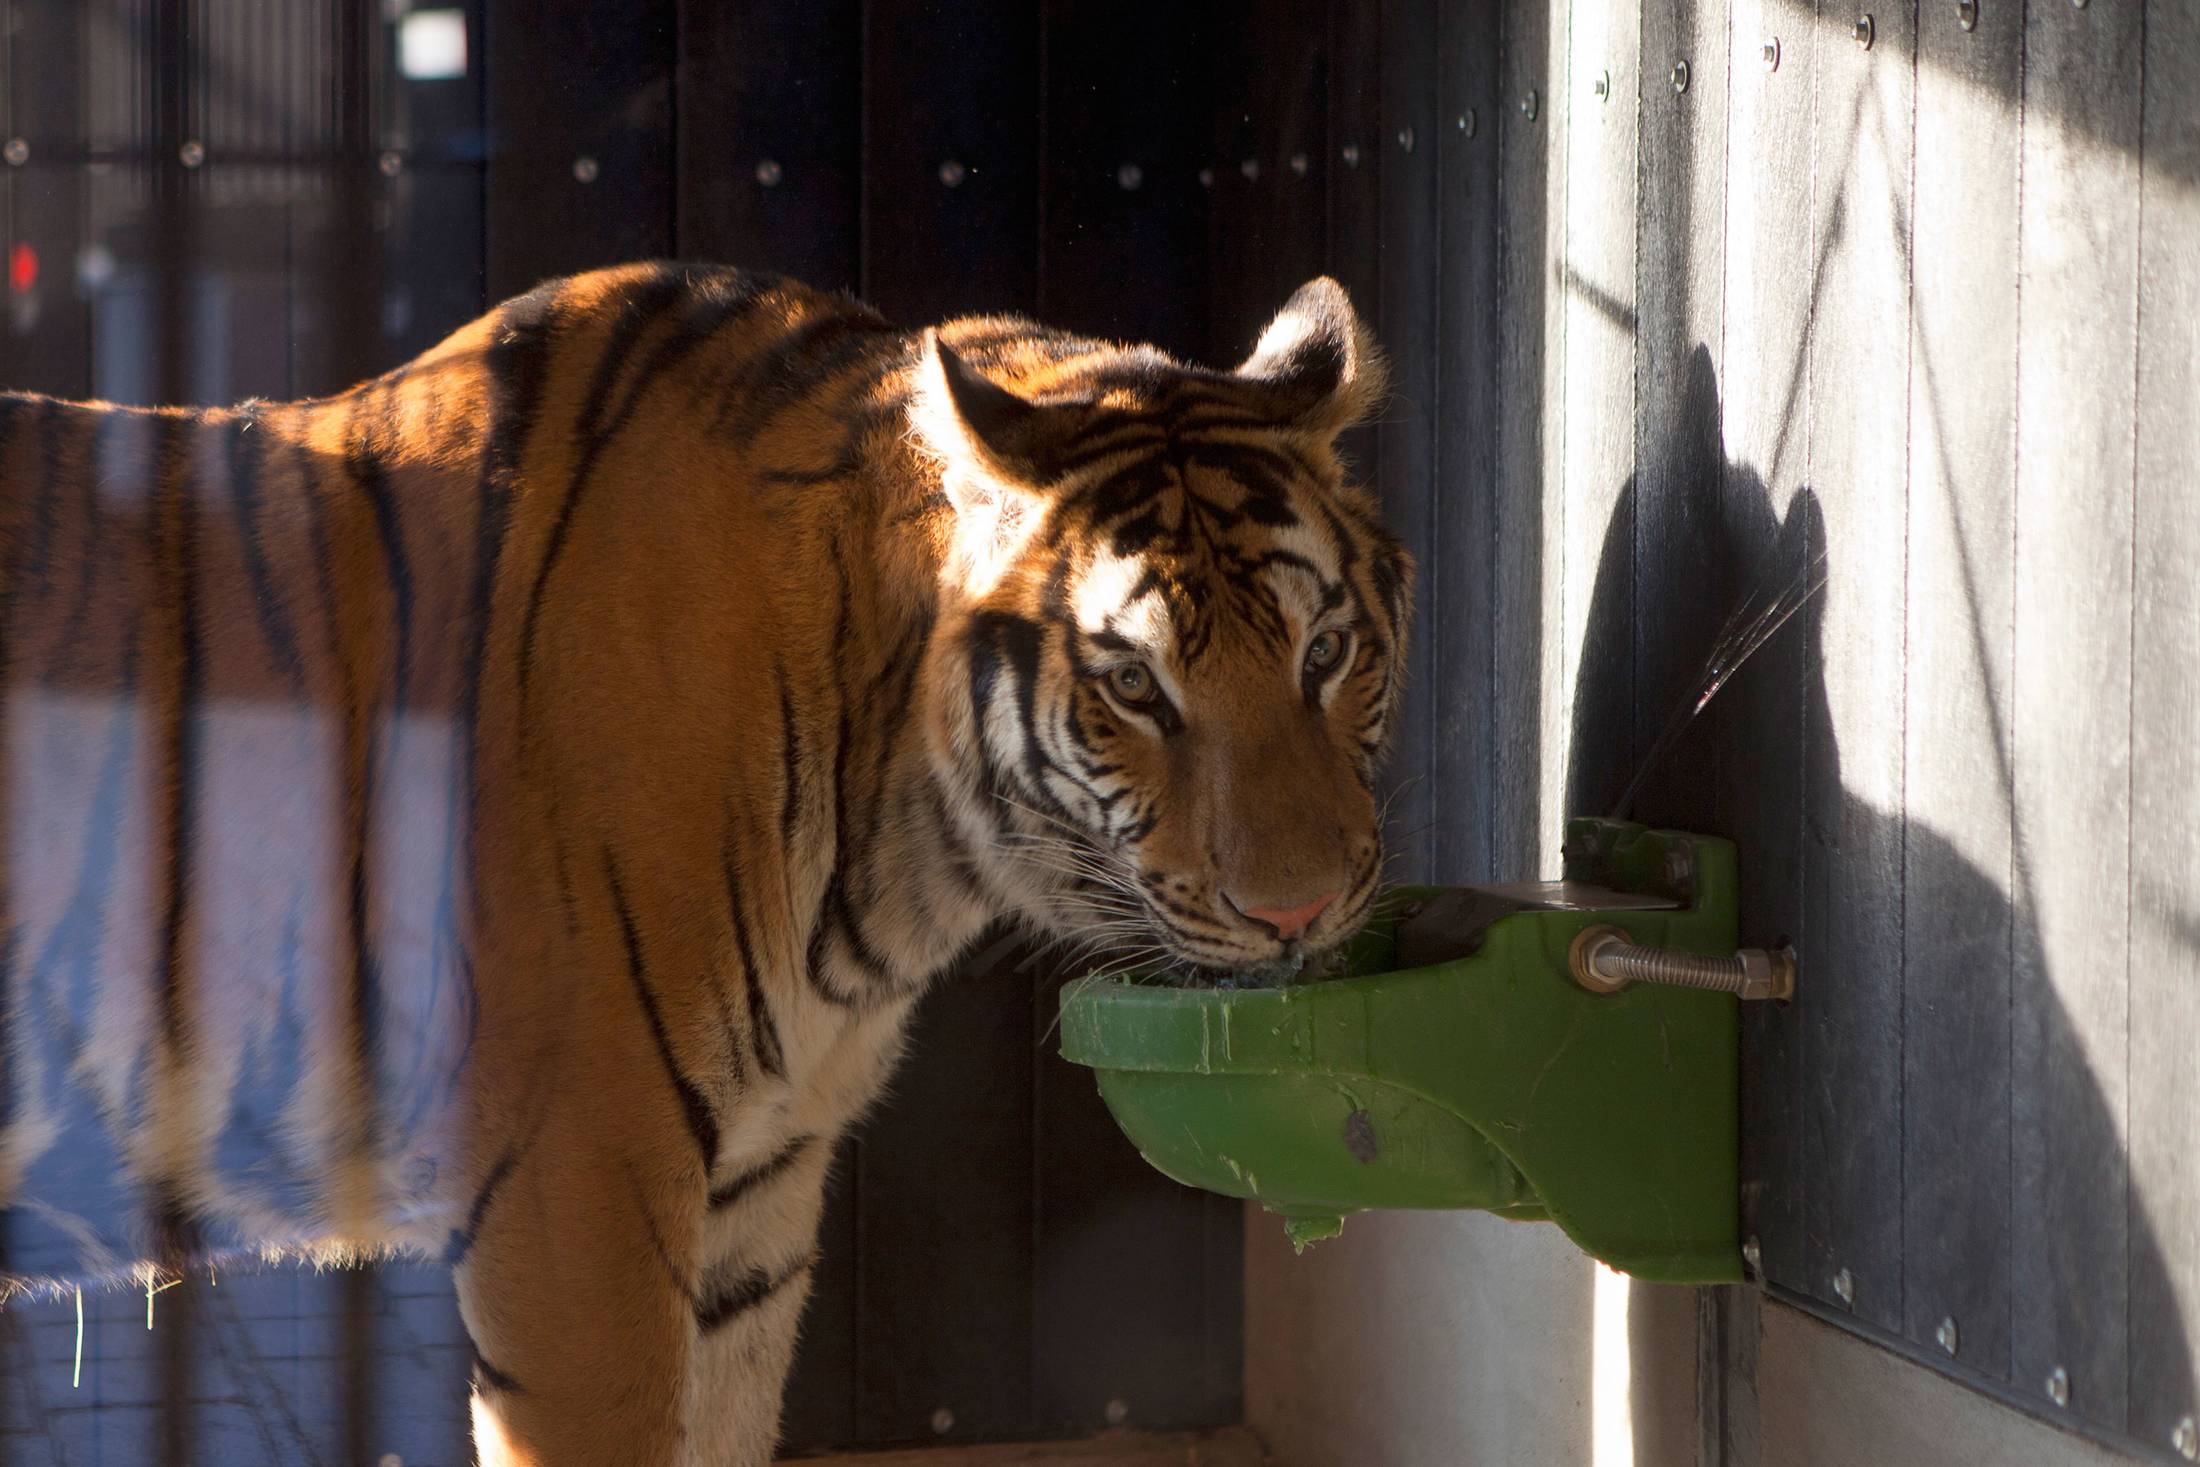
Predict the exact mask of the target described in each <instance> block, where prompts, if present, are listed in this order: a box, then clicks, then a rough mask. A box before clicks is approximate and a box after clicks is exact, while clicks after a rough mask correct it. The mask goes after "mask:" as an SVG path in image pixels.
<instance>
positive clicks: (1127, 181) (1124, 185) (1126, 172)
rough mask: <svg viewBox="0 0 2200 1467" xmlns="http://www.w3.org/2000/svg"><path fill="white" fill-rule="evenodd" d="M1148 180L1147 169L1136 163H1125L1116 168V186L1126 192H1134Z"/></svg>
mask: <svg viewBox="0 0 2200 1467" xmlns="http://www.w3.org/2000/svg"><path fill="white" fill-rule="evenodd" d="M1145 181H1146V170H1145V169H1143V168H1141V167H1139V166H1138V165H1137V164H1136V163H1125V164H1124V165H1123V166H1122V167H1121V168H1118V169H1116V170H1115V186H1116V187H1117V188H1119V189H1121V190H1123V192H1125V193H1131V192H1134V191H1135V190H1136V189H1137V187H1138V186H1139V185H1140V184H1142V183H1144V182H1145Z"/></svg>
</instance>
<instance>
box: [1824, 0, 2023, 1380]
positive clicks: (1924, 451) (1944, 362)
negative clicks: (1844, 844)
mask: <svg viewBox="0 0 2200 1467" xmlns="http://www.w3.org/2000/svg"><path fill="white" fill-rule="evenodd" d="M2021 41H2022V36H2021V35H2020V33H2019V30H2018V27H2017V25H2016V24H2015V19H2014V17H2013V16H2010V15H2002V16H1989V17H1988V18H1987V23H1986V24H1984V25H1982V26H1981V27H1980V28H1979V29H1978V30H1977V31H1975V32H1966V31H1964V30H1962V29H1961V28H1960V27H1959V26H1958V25H1956V23H1955V21H1954V18H1953V17H1952V16H1948V15H1937V14H1932V13H1928V14H1927V17H1926V20H1925V23H1924V24H1923V25H1921V26H1920V27H1919V29H1918V38H1917V45H1918V64H1917V92H1916V108H1917V127H1916V135H1917V137H1918V138H1919V139H1920V145H1919V147H1918V148H1917V152H1916V175H1915V186H1914V188H1913V190H1912V193H1913V197H1914V201H1915V202H1914V209H1915V213H1914V215H1913V218H1912V221H1911V241H1912V250H1911V262H1912V277H1911V292H1910V298H1911V303H1912V312H1913V315H1912V319H1911V324H1910V453H1909V468H1910V534H1909V584H1908V591H1907V597H1906V607H1907V627H1906V632H1905V637H1906V640H1907V642H1908V646H1909V696H1908V700H1907V707H1908V715H1907V721H1906V723H1905V726H1904V730H1903V734H1904V743H1903V747H1904V774H1903V788H1904V793H1905V802H1904V809H1905V813H1906V826H1905V830H1904V837H1903V867H1904V873H1905V874H1904V882H1903V896H1904V902H1903V906H1904V912H1905V920H1904V923H1903V930H1902V944H1903V947H1902V1031H1903V1081H1902V1093H1903V1162H1902V1169H1903V1177H1904V1188H1903V1198H1902V1217H1903V1277H1904V1283H1903V1331H1904V1333H1906V1334H1907V1335H1908V1336H1909V1337H1910V1339H1911V1340H1913V1341H1915V1342H1917V1343H1919V1344H1935V1345H1936V1346H1937V1339H1936V1336H1937V1332H1938V1330H1939V1328H1940V1322H1941V1321H1942V1320H1943V1319H1953V1320H1954V1321H1955V1322H1956V1329H1957V1340H1958V1358H1959V1359H1961V1360H1962V1362H1963V1363H1964V1364H1965V1365H1967V1366H1970V1367H1972V1368H1975V1369H1978V1370H1982V1371H1984V1372H1986V1373H1987V1374H1988V1375H1990V1376H1993V1377H1996V1378H2000V1379H2007V1378H2008V1375H2009V1310H2010V1304H2011V1300H2010V1292H2009V1264H2010V1256H2009V1216H2010V1203H2011V1197H2010V1191H2009V1027H2008V1025H2007V1023H2005V1022H2003V1023H1997V1022H1994V1021H1993V1016H1994V1015H1997V1014H2004V1013H2006V1012H2007V1011H2008V1008H2009V973H2010V960H2011V952H2012V947H2011V944H2012V943H2013V941H2014V930H2013V927H2012V925H2011V912H2010V906H2009V883H2010V799H2011V793H2012V792H2011V778H2010V748H2009V717H2010V708H2009V698H2010V688H2011V677H2012V669H2011V665H2010V659H2011V645H2010V637H2009V618H2010V607H2011V605H2012V601H2011V597H2012V596H2013V595H2014V584H2013V581H2012V579H2011V565H2010V561H2011V551H2012V548H2013V546H2014V544H2015V537H2016V521H2015V518H2014V512H2015V511H2014V501H2013V498H2012V495H2013V486H2014V482H2015V474H2016V462H2015V456H2014V453H2015V436H2014V427H2015V414H2016V390H2017V389H2016V372H2017V368H2016V362H2017V145H2018V133H2017V117H2018V113H2017V94H2018V88H2019V86H2020V84H2021V76H2020V65H2021V62H2020V56H2021V54H2022V53H2021V50H2020V44H2021ZM1843 558H1844V560H1846V559H1847V558H1849V555H1848V553H1844V557H1843ZM2020 1384H2022V1385H2024V1386H2026V1387H2027V1388H2033V1387H2036V1386H2037V1384H2038V1383H2037V1382H2030V1381H2026V1382H2021V1383H2020Z"/></svg>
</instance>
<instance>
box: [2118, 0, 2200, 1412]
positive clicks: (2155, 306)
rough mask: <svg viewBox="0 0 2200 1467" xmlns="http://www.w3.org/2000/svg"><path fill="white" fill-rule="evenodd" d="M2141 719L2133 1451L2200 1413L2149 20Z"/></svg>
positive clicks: (2191, 591)
mask: <svg viewBox="0 0 2200 1467" xmlns="http://www.w3.org/2000/svg"><path fill="white" fill-rule="evenodd" d="M2143 64H2144V67H2145V77H2146V81H2145V99H2144V113H2143V123H2142V126H2143V134H2142V137H2143V142H2142V146H2143V149H2144V151H2143V154H2142V159H2143V161H2142V165H2141V173H2140V179H2139V189H2140V194H2139V311H2138V331H2139V343H2138V347H2139V371H2138V382H2137V391H2136V394H2135V403H2136V406H2135V409H2134V411H2135V414H2136V417H2137V436H2136V441H2135V444H2134V450H2135V452H2136V454H2137V463H2136V471H2137V478H2136V490H2135V495H2136V497H2135V500H2134V504H2133V516H2134V523H2133V526H2132V529H2133V534H2134V536H2135V539H2136V544H2137V560H2136V563H2135V566H2134V575H2135V577H2136V584H2135V585H2134V587H2133V590H2132V598H2133V604H2132V618H2131V625H2132V635H2133V638H2134V645H2133V647H2132V665H2133V669H2134V674H2135V677H2136V681H2135V683H2134V685H2133V687H2132V703H2131V720H2132V730H2131V740H2132V749H2131V764H2132V768H2131V805H2132V809H2131V819H2132V828H2131V867H2132V869H2131V881H2132V885H2131V1018H2132V1025H2131V1090H2130V1105H2131V1141H2130V1145H2131V1209H2132V1210H2131V1216H2130V1219H2129V1221H2128V1224H2127V1226H2128V1227H2129V1228H2130V1251H2131V1265H2130V1278H2129V1289H2130V1296H2131V1410H2130V1423H2129V1424H2130V1429H2131V1433H2132V1435H2134V1436H2136V1437H2137V1438H2138V1439H2139V1440H2141V1441H2143V1442H2146V1443H2148V1444H2150V1445H2160V1444H2162V1443H2164V1442H2168V1441H2169V1440H2170V1439H2171V1434H2172V1433H2173V1432H2174V1431H2175V1429H2176V1425H2177V1422H2178V1420H2179V1418H2181V1417H2185V1416H2187V1415H2190V1414H2192V1413H2194V1412H2195V1411H2200V1369H2196V1367H2195V1364H2194V1344H2193V1341H2194V1337H2195V1335H2196V1334H2200V1164H2196V1162H2195V1159H2194V1152H2195V1142H2196V1140H2200V1085H2195V1084H2194V1081H2193V1069H2192V1049H2193V1035H2194V1034H2195V1033H2200V825H2196V822H2195V816H2196V815H2200V800H2196V797H2195V795H2194V791H2196V790H2200V744H2196V743H2195V742H2194V737H2193V723H2194V716H2195V714H2196V713H2200V678H2196V676H2195V673H2194V669H2193V664H2192V638H2193V634H2194V631H2195V629H2200V495H2196V494H2195V492H2194V485H2193V476H2194V472H2195V466H2200V415H2196V414H2195V411H2194V407H2195V404H2200V250H2196V248H2195V242H2196V241H2200V110H2196V109H2195V107H2194V105H2193V98H2194V97H2195V96H2200V10H2195V9H2194V8H2193V7H2191V6H2189V5H2177V4H2164V3H2156V4H2153V5H2150V6H2148V7H2147V12H2146V54H2145V59H2144V63H2143Z"/></svg>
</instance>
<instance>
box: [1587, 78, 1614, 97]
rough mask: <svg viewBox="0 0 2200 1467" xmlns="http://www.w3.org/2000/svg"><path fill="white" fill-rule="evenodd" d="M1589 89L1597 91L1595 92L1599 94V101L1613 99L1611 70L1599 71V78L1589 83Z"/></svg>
mask: <svg viewBox="0 0 2200 1467" xmlns="http://www.w3.org/2000/svg"><path fill="white" fill-rule="evenodd" d="M1589 90H1590V91H1592V92H1595V93H1596V94H1597V100H1598V101H1599V102H1609V101H1611V100H1612V73H1610V72H1609V71H1600V72H1598V73H1597V79H1596V80H1595V81H1593V82H1591V83H1589Z"/></svg>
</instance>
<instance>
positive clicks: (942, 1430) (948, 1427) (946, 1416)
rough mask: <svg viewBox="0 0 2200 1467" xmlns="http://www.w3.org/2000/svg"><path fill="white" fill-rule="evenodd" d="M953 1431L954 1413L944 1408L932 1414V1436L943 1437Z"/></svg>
mask: <svg viewBox="0 0 2200 1467" xmlns="http://www.w3.org/2000/svg"><path fill="white" fill-rule="evenodd" d="M954 1429H955V1413H954V1412H952V1411H950V1410H948V1409H947V1408H946V1407H945V1406H942V1407H940V1408H939V1409H938V1410H937V1411H934V1412H933V1413H932V1435H934V1436H945V1435H947V1434H948V1433H949V1432H951V1431H953V1430H954Z"/></svg>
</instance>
